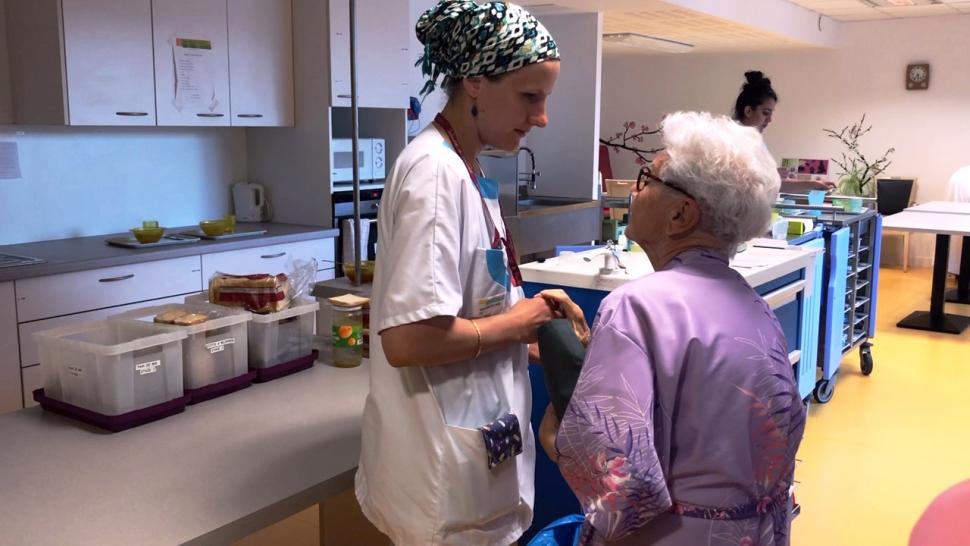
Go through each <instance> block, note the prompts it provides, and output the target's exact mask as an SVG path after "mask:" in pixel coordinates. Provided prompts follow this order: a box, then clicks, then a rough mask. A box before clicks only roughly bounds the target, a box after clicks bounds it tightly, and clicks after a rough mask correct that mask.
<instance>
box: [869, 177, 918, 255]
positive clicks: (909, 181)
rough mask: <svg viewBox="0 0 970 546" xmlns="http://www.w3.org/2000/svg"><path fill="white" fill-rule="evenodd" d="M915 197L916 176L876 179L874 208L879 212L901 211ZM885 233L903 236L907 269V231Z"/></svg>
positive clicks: (885, 213) (884, 213)
mask: <svg viewBox="0 0 970 546" xmlns="http://www.w3.org/2000/svg"><path fill="white" fill-rule="evenodd" d="M915 199H916V177H898V176H894V177H892V178H879V179H877V180H876V208H877V209H878V210H879V214H882V215H883V216H889V215H890V214H896V213H897V212H902V211H903V210H905V209H906V208H908V207H909V206H911V205H912V204H913V203H914V201H915ZM882 234H883V237H885V236H886V235H887V234H895V235H901V236H902V237H903V272H904V273H905V272H907V271H909V232H908V231H891V230H885V229H884V230H883V232H882Z"/></svg>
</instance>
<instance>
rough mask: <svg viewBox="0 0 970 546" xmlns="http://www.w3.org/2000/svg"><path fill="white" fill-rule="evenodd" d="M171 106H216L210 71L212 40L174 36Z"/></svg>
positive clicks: (205, 108)
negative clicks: (172, 100)
mask: <svg viewBox="0 0 970 546" xmlns="http://www.w3.org/2000/svg"><path fill="white" fill-rule="evenodd" d="M172 56H173V58H174V59H175V100H174V105H175V109H176V110H178V111H179V112H181V111H182V110H183V109H184V108H193V109H197V110H208V111H209V112H212V111H214V110H215V109H216V107H217V106H219V101H218V100H217V99H216V89H215V81H214V80H215V78H214V77H213V74H212V41H210V40H197V39H189V38H175V41H174V43H173V44H172Z"/></svg>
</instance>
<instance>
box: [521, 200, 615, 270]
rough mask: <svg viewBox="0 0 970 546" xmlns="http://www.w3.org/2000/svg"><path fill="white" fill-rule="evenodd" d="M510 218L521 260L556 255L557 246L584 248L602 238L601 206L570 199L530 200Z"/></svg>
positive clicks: (522, 202)
mask: <svg viewBox="0 0 970 546" xmlns="http://www.w3.org/2000/svg"><path fill="white" fill-rule="evenodd" d="M516 209H517V210H516V213H515V214H514V215H509V216H506V218H505V223H506V225H508V227H509V231H510V232H511V234H512V238H513V240H514V241H515V247H516V250H517V251H518V253H519V256H520V257H522V256H525V255H529V254H537V253H540V252H548V251H552V250H554V249H555V248H556V246H557V245H571V244H582V243H588V242H590V241H594V240H596V239H599V238H600V234H601V232H602V219H601V218H602V213H601V212H600V211H601V208H600V202H599V201H594V200H592V199H577V198H570V197H528V198H522V199H519V200H518V201H517V202H516Z"/></svg>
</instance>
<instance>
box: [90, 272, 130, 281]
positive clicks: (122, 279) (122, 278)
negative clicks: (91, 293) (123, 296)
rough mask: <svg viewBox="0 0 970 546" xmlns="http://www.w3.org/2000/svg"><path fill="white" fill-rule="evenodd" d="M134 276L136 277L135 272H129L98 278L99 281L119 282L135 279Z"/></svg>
mask: <svg viewBox="0 0 970 546" xmlns="http://www.w3.org/2000/svg"><path fill="white" fill-rule="evenodd" d="M134 278H135V274H134V273H129V274H127V275H122V276H120V277H108V278H106V279H98V282H118V281H127V280H128V279H134Z"/></svg>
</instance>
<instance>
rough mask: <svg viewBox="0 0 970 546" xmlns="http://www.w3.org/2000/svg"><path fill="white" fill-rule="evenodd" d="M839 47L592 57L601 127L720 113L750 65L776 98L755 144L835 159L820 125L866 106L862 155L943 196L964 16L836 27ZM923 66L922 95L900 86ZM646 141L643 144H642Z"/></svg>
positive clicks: (922, 242)
mask: <svg viewBox="0 0 970 546" xmlns="http://www.w3.org/2000/svg"><path fill="white" fill-rule="evenodd" d="M842 32H843V35H844V40H845V42H846V45H845V46H844V47H842V48H839V49H799V50H787V51H775V52H757V53H724V54H707V55H701V54H687V55H666V56H664V55H657V56H608V57H607V58H606V59H605V60H604V65H603V113H602V133H603V134H604V135H610V134H613V133H615V132H617V131H618V130H620V129H621V127H622V124H623V122H625V121H637V122H638V123H639V122H644V123H648V124H650V125H655V124H656V123H657V122H658V121H659V120H660V118H661V116H662V115H663V114H664V113H665V112H670V111H674V110H709V111H713V112H720V113H725V114H727V113H729V112H730V109H731V108H732V106H733V103H734V99H735V97H736V96H737V92H738V90H739V88H740V85H741V83H742V81H743V73H744V71H745V70H749V69H760V70H763V71H764V72H765V73H767V74H768V76H769V77H770V78H771V79H772V82H773V84H774V86H775V89H776V91H777V92H778V94H779V96H780V99H781V101H780V103H779V105H778V108H777V110H776V115H775V119H774V122H773V123H772V125H771V126H770V127H769V128H768V129H767V131H766V132H765V140H766V142H767V144H768V146H769V148H770V149H771V151H772V153H773V154H774V156H775V158H776V159H778V160H779V161H780V159H781V158H783V157H818V158H830V157H840V146H839V144H838V143H837V142H836V141H835V140H833V139H830V138H827V137H826V136H825V135H824V134H823V133H822V128H833V129H840V128H842V127H844V126H845V125H848V124H850V123H853V122H855V121H857V120H858V119H859V117H860V116H861V115H862V114H863V113H866V114H867V116H866V119H867V120H868V121H870V122H871V123H872V124H873V127H874V128H873V131H872V132H871V133H870V134H868V135H866V136H865V137H864V139H863V140H862V146H861V147H862V150H863V152H864V153H866V154H867V156H868V157H871V156H875V155H877V154H881V153H882V152H883V151H884V150H885V149H886V148H888V147H890V146H893V147H895V148H896V153H895V154H894V155H893V156H892V157H893V164H892V166H891V167H890V169H889V170H888V171H887V172H886V175H887V176H893V175H897V176H916V177H918V178H919V186H918V195H917V198H918V199H919V200H922V201H927V200H932V199H942V198H945V197H946V185H947V181H948V179H949V177H950V175H951V174H952V173H953V172H954V171H955V170H956V169H957V168H958V167H960V166H961V165H967V164H970V55H968V54H967V47H966V36H967V35H968V34H970V16H950V17H933V18H916V19H900V20H892V21H885V22H884V21H874V22H861V23H846V24H843V25H842ZM919 61H925V62H929V63H930V65H931V67H930V69H931V77H930V88H929V90H927V91H906V89H905V86H904V72H905V67H906V65H907V64H908V63H911V62H919ZM645 144H650V142H647V143H645ZM611 162H612V166H613V170H614V174H615V175H616V176H617V177H632V176H634V175H635V173H636V166H635V165H634V162H633V156H632V155H629V154H625V153H621V154H619V155H615V154H611ZM913 247H914V248H913V253H914V256H915V258H916V259H915V261H914V263H916V264H919V265H929V264H930V263H932V254H933V246H932V239H931V238H929V237H926V236H921V237H914V239H913Z"/></svg>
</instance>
